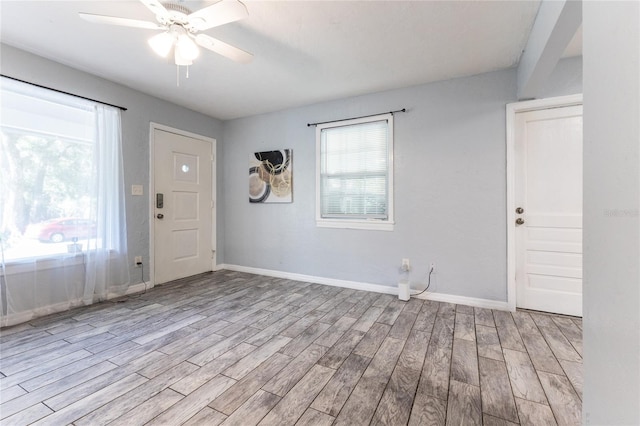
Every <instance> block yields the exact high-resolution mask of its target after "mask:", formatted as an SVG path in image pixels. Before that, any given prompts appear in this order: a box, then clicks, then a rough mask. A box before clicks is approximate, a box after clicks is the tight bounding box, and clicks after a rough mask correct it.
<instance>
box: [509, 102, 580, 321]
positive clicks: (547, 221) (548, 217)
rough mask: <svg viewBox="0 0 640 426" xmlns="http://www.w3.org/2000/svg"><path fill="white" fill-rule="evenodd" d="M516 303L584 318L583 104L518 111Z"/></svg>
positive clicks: (520, 305) (516, 128) (516, 154)
mask: <svg viewBox="0 0 640 426" xmlns="http://www.w3.org/2000/svg"><path fill="white" fill-rule="evenodd" d="M514 149H515V151H514V154H515V155H514V160H515V161H514V166H515V182H514V191H515V194H514V202H515V206H511V208H513V209H514V213H515V215H514V217H515V219H514V221H513V222H514V223H512V224H510V226H513V227H515V230H514V233H515V251H516V253H515V257H516V265H515V266H516V270H515V273H516V278H515V279H516V305H517V307H519V308H526V309H534V310H539V311H545V312H555V313H560V314H567V315H576V316H582V106H581V105H576V106H568V107H561V108H550V109H543V110H538V111H529V112H521V113H517V114H516V117H515V146H514Z"/></svg>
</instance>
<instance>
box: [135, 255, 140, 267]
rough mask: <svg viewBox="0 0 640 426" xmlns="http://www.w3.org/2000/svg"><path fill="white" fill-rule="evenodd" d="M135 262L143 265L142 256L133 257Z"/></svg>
mask: <svg viewBox="0 0 640 426" xmlns="http://www.w3.org/2000/svg"><path fill="white" fill-rule="evenodd" d="M133 263H135V265H136V266H140V265H142V256H136V257H134V258H133Z"/></svg>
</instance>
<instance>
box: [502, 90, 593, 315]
mask: <svg viewBox="0 0 640 426" xmlns="http://www.w3.org/2000/svg"><path fill="white" fill-rule="evenodd" d="M575 105H582V94H577V95H569V96H558V97H553V98H545V99H534V100H532V101H522V102H514V103H510V104H507V117H506V118H507V224H506V225H507V306H508V309H509V310H510V311H512V312H514V311H515V310H516V247H515V243H516V235H515V226H514V223H515V220H516V213H515V209H516V207H517V206H516V204H515V178H516V170H515V146H516V133H515V132H516V128H515V122H516V114H518V113H521V112H528V111H538V110H543V109H551V108H562V107H568V106H575Z"/></svg>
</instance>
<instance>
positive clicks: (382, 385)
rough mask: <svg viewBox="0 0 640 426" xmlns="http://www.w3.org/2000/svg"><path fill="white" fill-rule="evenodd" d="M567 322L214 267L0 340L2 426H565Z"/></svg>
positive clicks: (573, 326) (575, 342)
mask: <svg viewBox="0 0 640 426" xmlns="http://www.w3.org/2000/svg"><path fill="white" fill-rule="evenodd" d="M581 325H582V323H581V320H580V319H576V318H570V317H560V316H550V315H543V314H537V313H530V312H515V313H509V312H502V311H496V310H494V311H491V310H486V309H478V308H475V309H474V308H472V307H469V306H462V305H453V304H448V303H438V302H431V301H423V300H417V299H412V300H411V301H409V302H402V301H399V300H398V299H397V298H395V297H393V296H391V295H383V294H378V293H368V292H365V291H356V290H349V289H342V288H337V287H329V286H323V285H317V284H308V283H301V282H293V281H289V280H282V279H275V278H268V277H262V276H256V275H249V274H242V273H237V272H229V271H219V272H215V273H212V274H205V275H200V276H197V277H192V278H189V279H185V280H182V281H178V282H175V283H171V284H168V285H164V286H159V287H156V288H154V289H152V290H150V291H149V292H147V293H146V294H143V295H140V296H138V297H135V296H134V297H126V298H123V299H121V300H119V301H118V302H117V303H116V302H113V301H112V302H105V303H101V304H97V305H93V306H88V307H85V308H81V309H76V310H73V311H68V312H64V313H61V314H56V315H53V316H49V317H46V318H40V319H37V320H34V321H32V322H30V323H28V324H22V325H18V326H15V327H11V328H7V329H4V330H2V332H1V336H2V337H1V363H0V371H1V373H2V375H0V389H1V402H2V404H1V405H0V418H1V420H0V423H2V424H3V425H23V424H32V423H35V424H38V425H40V424H50V425H67V424H74V425H101V424H107V423H108V424H111V425H114V424H116V425H141V424H153V425H180V424H189V425H218V424H224V425H242V426H247V425H255V424H260V425H293V424H296V425H330V424H334V425H366V424H388V425H405V424H410V425H432V424H433V425H445V424H446V425H453V424H455V425H474V424H483V423H484V424H485V425H513V424H521V425H536V426H539V425H547V424H559V425H577V424H580V422H581V418H580V415H581V414H580V413H581V406H582V402H581V398H582V390H581V389H582V357H581V353H582V331H581Z"/></svg>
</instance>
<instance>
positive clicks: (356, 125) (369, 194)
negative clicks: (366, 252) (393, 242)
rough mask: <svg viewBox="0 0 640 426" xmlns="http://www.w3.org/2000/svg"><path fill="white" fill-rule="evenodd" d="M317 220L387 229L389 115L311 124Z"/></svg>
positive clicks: (390, 164) (331, 224)
mask: <svg viewBox="0 0 640 426" xmlns="http://www.w3.org/2000/svg"><path fill="white" fill-rule="evenodd" d="M316 146H317V159H318V172H317V188H316V192H317V212H316V222H317V224H318V226H323V227H336V228H357V229H381V230H392V229H393V116H392V115H391V114H384V115H377V116H374V117H367V118H360V119H355V120H346V121H340V122H333V123H329V124H321V125H318V126H317V128H316Z"/></svg>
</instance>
